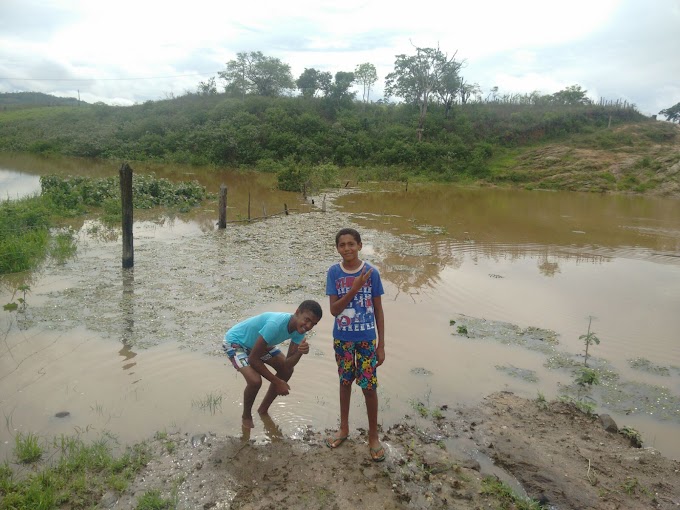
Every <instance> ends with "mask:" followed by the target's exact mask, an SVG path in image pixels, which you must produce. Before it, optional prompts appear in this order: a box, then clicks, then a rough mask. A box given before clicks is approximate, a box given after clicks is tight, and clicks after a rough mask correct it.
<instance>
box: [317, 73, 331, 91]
mask: <svg viewBox="0 0 680 510" xmlns="http://www.w3.org/2000/svg"><path fill="white" fill-rule="evenodd" d="M319 89H321V90H322V91H323V95H324V96H328V95H330V94H331V93H332V91H333V75H332V74H331V73H329V72H328V71H324V72H322V73H319Z"/></svg>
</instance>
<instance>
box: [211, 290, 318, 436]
mask: <svg viewBox="0 0 680 510" xmlns="http://www.w3.org/2000/svg"><path fill="white" fill-rule="evenodd" d="M322 314H323V312H322V311H321V306H320V305H319V303H317V302H316V301H312V300H307V301H303V302H302V303H301V304H300V306H298V308H297V310H295V313H292V314H291V313H282V312H265V313H262V314H260V315H256V316H254V317H251V318H249V319H246V320H244V321H242V322H239V323H238V324H236V325H235V326H233V327H232V328H230V329H229V331H227V333H226V334H225V335H224V343H223V348H224V350H225V352H226V353H227V356H229V360H230V361H231V363H232V365H233V366H234V368H235V369H236V370H238V371H239V373H241V375H243V378H244V379H245V380H246V389H245V390H244V391H243V417H242V419H243V426H244V427H247V428H253V427H254V426H255V424H254V422H253V416H252V408H253V403H254V402H255V397H257V393H258V392H259V391H260V387H261V386H262V378H263V377H264V378H265V379H266V380H267V381H269V383H270V384H269V389H268V390H267V393H266V395H265V396H264V398H263V399H262V403H261V404H260V407H258V409H257V412H258V413H259V414H267V412H268V411H269V406H271V404H272V402H274V399H275V398H276V397H277V396H279V395H288V392H289V391H290V386H289V385H288V380H289V379H290V377H291V376H292V375H293V369H294V367H295V365H297V363H298V361H300V358H301V357H302V355H303V354H307V353H308V352H309V344H308V343H307V340H306V339H305V335H306V333H307V332H308V331H310V330H311V329H312V328H313V327H314V326H316V324H317V323H318V322H319V321H320V320H321V316H322ZM288 339H290V340H291V342H290V346H289V347H288V354H287V355H285V356H284V355H283V352H281V350H280V349H279V348H278V347H277V345H278V344H280V343H282V342H284V341H286V340H288ZM266 365H269V366H270V367H272V368H273V369H274V370H275V371H276V373H272V372H271V371H270V370H269V369H268V368H267V366H266Z"/></svg>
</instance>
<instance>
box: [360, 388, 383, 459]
mask: <svg viewBox="0 0 680 510" xmlns="http://www.w3.org/2000/svg"><path fill="white" fill-rule="evenodd" d="M362 391H363V392H364V398H365V399H366V413H367V414H368V446H369V447H370V448H371V450H374V451H375V450H376V449H378V448H380V438H379V436H378V392H377V391H376V389H375V388H373V389H370V390H362Z"/></svg>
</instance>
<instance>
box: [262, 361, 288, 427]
mask: <svg viewBox="0 0 680 510" xmlns="http://www.w3.org/2000/svg"><path fill="white" fill-rule="evenodd" d="M265 363H266V364H267V365H269V366H270V367H272V368H273V369H274V370H276V377H278V378H279V379H283V380H284V381H286V382H288V380H289V379H290V378H291V376H292V375H293V370H292V368H290V367H288V366H287V365H286V356H285V355H284V354H283V353H282V352H281V351H279V353H278V354H276V356H273V357H272V358H270V359H268V360H267V361H265ZM277 396H278V395H277V394H276V389H275V388H274V385H273V384H271V383H270V384H269V388H268V389H267V393H266V394H265V396H264V398H263V399H262V403H261V404H260V407H258V408H257V413H258V414H267V413H268V412H269V407H270V406H271V405H272V403H273V402H274V399H276V397H277Z"/></svg>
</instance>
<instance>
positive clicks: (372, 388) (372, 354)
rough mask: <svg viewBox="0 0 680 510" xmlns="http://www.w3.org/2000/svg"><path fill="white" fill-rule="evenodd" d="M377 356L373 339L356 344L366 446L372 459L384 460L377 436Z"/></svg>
mask: <svg viewBox="0 0 680 510" xmlns="http://www.w3.org/2000/svg"><path fill="white" fill-rule="evenodd" d="M377 363H378V358H377V355H376V351H375V341H373V342H361V343H360V344H359V345H357V367H361V368H360V369H359V370H357V384H358V385H359V386H360V387H361V390H362V391H363V393H364V399H365V400H366V414H367V415H368V447H369V449H370V453H371V458H372V459H373V460H384V458H385V451H384V449H383V447H382V445H381V444H380V437H379V436H378V391H377V389H376V388H377V386H378V377H377V372H376V365H377Z"/></svg>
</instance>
